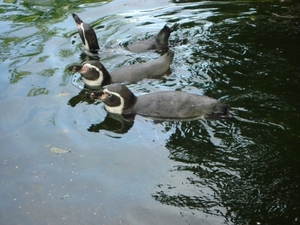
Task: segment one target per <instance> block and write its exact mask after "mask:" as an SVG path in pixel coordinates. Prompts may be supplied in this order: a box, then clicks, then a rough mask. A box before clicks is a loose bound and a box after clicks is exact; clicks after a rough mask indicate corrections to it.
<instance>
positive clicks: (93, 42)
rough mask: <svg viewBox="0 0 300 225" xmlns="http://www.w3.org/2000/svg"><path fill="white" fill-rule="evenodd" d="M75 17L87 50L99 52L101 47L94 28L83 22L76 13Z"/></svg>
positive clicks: (73, 14)
mask: <svg viewBox="0 0 300 225" xmlns="http://www.w3.org/2000/svg"><path fill="white" fill-rule="evenodd" d="M72 16H73V19H74V20H75V23H76V25H77V28H78V33H79V36H80V38H81V40H82V43H83V45H84V48H85V50H87V51H90V52H92V53H93V52H97V51H98V50H99V49H100V48H99V45H98V39H97V36H96V33H95V31H94V29H93V28H92V27H91V26H90V25H89V24H87V23H85V22H83V21H82V20H81V19H80V18H79V17H78V16H77V15H76V14H75V13H72Z"/></svg>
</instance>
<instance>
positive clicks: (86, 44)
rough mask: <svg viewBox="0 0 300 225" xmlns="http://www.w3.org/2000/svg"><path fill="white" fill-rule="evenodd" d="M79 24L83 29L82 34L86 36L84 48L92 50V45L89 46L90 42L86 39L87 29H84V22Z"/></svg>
mask: <svg viewBox="0 0 300 225" xmlns="http://www.w3.org/2000/svg"><path fill="white" fill-rule="evenodd" d="M79 26H80V29H81V30H82V35H83V38H84V48H85V49H86V50H89V51H90V46H89V43H88V41H87V39H86V36H85V30H84V26H83V23H81V24H80V25H79Z"/></svg>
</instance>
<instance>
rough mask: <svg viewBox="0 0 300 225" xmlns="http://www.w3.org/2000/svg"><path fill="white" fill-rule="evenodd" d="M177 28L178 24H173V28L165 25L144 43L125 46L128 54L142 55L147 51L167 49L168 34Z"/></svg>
mask: <svg viewBox="0 0 300 225" xmlns="http://www.w3.org/2000/svg"><path fill="white" fill-rule="evenodd" d="M178 26H179V24H178V23H175V24H174V25H173V26H171V27H168V26H167V25H165V26H164V27H163V28H162V29H161V30H160V31H159V32H158V34H157V35H156V36H152V37H150V38H149V39H146V40H144V41H139V42H136V43H133V44H129V45H127V46H125V49H127V50H128V51H130V52H133V53H142V52H146V51H148V50H165V49H168V47H169V37H170V34H171V33H172V32H173V31H175V30H176V29H177V27H178Z"/></svg>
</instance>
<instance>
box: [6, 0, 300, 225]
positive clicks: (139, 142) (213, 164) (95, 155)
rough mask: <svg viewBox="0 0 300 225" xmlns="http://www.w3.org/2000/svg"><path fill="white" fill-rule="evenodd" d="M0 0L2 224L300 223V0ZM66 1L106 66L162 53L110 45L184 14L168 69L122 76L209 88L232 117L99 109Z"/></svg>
mask: <svg viewBox="0 0 300 225" xmlns="http://www.w3.org/2000/svg"><path fill="white" fill-rule="evenodd" d="M0 5H1V10H0V13H1V18H0V25H1V27H2V29H1V33H0V48H1V55H0V61H1V63H0V69H1V76H0V91H1V93H0V101H1V108H0V113H1V123H0V142H1V151H0V156H1V160H2V161H1V162H0V185H1V186H0V187H1V188H0V199H1V204H0V221H1V224H212V225H215V224H299V219H300V215H299V212H300V197H299V184H300V177H299V174H300V173H299V172H300V171H299V160H300V153H299V144H300V143H299V135H300V132H299V125H300V123H299V110H300V107H299V101H298V99H299V97H300V96H299V74H300V51H299V49H300V48H299V47H300V42H299V33H300V29H299V22H300V19H299V18H300V14H299V11H300V10H299V9H300V5H299V3H296V2H293V1H291V2H270V1H264V2H256V1H253V2H251V1H242V2H236V1H232V2H231V1H220V2H218V1H180V0H178V1H159V2H158V1H142V2H140V1H129V0H115V1H98V2H97V3H95V2H94V1H84V2H82V1H65V2H64V3H61V2H60V1H45V2H43V3H40V2H39V1H4V2H2V3H0ZM71 13H76V14H78V15H79V16H80V17H81V18H82V19H83V20H84V21H86V22H88V23H90V24H91V25H92V26H93V27H94V28H95V30H96V33H97V35H98V39H99V44H100V47H101V48H102V53H101V61H102V62H103V63H104V65H105V66H106V67H107V69H108V70H112V69H114V68H117V67H120V66H123V65H129V64H132V63H136V62H143V61H148V60H151V59H154V58H157V57H159V55H160V54H159V53H157V52H146V53H143V54H133V53H130V52H126V51H125V50H123V49H122V48H119V46H120V45H122V44H124V43H128V42H130V41H134V40H141V39H145V38H147V37H149V36H151V35H154V34H156V33H157V32H158V31H159V30H160V29H161V28H162V27H163V26H164V25H165V24H168V25H172V24H174V23H180V28H179V29H178V30H177V31H176V32H174V33H172V35H171V37H170V44H171V47H170V50H172V51H174V52H175V58H174V63H173V64H172V66H171V72H172V73H171V75H169V76H165V77H163V78H162V79H160V80H151V79H148V80H143V81H140V82H138V83H137V84H130V85H129V87H130V88H131V89H132V90H133V92H134V93H135V94H136V95H141V94H145V93H148V92H154V91H158V90H182V91H188V92H192V93H198V94H205V95H208V96H210V97H213V98H217V99H220V100H222V101H224V102H227V103H229V104H230V105H231V111H232V113H233V114H234V115H235V116H234V118H232V119H230V120H205V119H201V120H195V121H173V122H171V121H165V122H155V121H152V120H149V119H145V118H143V117H140V116H137V117H136V118H135V120H134V122H133V123H124V122H122V121H118V120H116V119H118V118H113V117H111V116H109V115H107V113H106V111H105V110H104V108H103V105H102V104H100V103H92V102H88V101H86V100H85V98H84V96H83V93H82V92H80V91H79V90H78V89H77V88H75V87H74V86H73V85H72V83H71V77H72V75H73V74H72V73H71V72H69V71H68V70H67V68H68V66H70V65H71V64H74V63H81V62H82V61H84V60H85V59H86V55H84V54H82V50H81V48H82V44H81V40H80V38H79V36H78V34H77V29H76V25H75V22H74V21H73V18H72V16H71ZM53 147H55V148H59V149H63V150H67V152H66V153H62V154H56V153H54V152H53V151H51V149H52V148H53Z"/></svg>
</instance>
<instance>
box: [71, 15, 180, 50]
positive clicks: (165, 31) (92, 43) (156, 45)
mask: <svg viewBox="0 0 300 225" xmlns="http://www.w3.org/2000/svg"><path fill="white" fill-rule="evenodd" d="M72 16H73V18H74V20H75V22H76V24H77V28H78V32H79V35H80V37H81V40H82V43H83V45H84V48H85V50H86V51H87V52H91V53H97V52H98V50H99V45H98V39H97V36H96V33H95V31H94V29H93V28H92V27H91V26H90V25H89V24H87V23H84V22H83V21H82V20H81V19H80V18H79V17H78V16H77V15H76V14H75V13H72ZM178 25H179V24H178V23H175V24H174V25H173V26H172V27H168V26H167V25H165V26H164V27H163V28H162V29H161V30H160V31H159V33H158V34H157V35H156V36H153V37H150V38H149V39H147V40H144V41H140V42H136V43H133V44H129V45H127V46H126V47H125V49H127V50H129V51H131V52H134V53H141V52H146V51H148V50H153V49H158V50H164V49H167V48H168V45H169V37H170V34H171V33H172V32H173V31H175V30H176V28H177V27H178Z"/></svg>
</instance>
